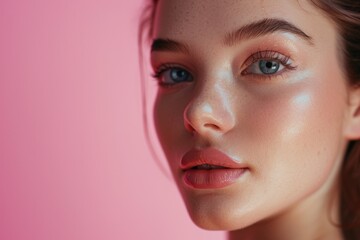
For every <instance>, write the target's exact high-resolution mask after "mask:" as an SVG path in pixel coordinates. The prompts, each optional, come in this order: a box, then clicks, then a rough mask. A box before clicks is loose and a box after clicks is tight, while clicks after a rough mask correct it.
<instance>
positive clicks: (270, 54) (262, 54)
mask: <svg viewBox="0 0 360 240" xmlns="http://www.w3.org/2000/svg"><path fill="white" fill-rule="evenodd" d="M261 59H269V60H277V61H279V62H280V63H281V64H282V65H284V67H286V68H287V69H290V70H293V69H296V66H292V63H291V62H289V59H290V57H288V56H285V55H283V54H281V53H279V52H275V51H269V50H265V51H258V52H256V53H254V54H252V55H251V56H250V58H249V60H248V61H247V62H250V63H249V64H248V65H250V64H253V63H255V62H256V61H258V60H261Z"/></svg>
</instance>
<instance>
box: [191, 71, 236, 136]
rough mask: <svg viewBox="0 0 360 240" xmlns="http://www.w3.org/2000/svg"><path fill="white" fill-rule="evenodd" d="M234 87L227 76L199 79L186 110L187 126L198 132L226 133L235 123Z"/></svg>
mask: <svg viewBox="0 0 360 240" xmlns="http://www.w3.org/2000/svg"><path fill="white" fill-rule="evenodd" d="M231 99H232V89H231V84H230V82H229V79H227V78H219V77H217V78H209V77H208V78H206V79H205V80H204V81H201V82H200V81H199V84H198V86H197V87H196V90H195V92H194V95H193V97H192V99H191V100H190V102H189V103H188V105H187V106H186V109H185V112H184V123H185V127H186V128H187V129H188V130H189V131H195V132H198V133H200V134H201V133H225V132H227V131H229V130H230V129H231V128H233V126H234V124H235V118H234V116H235V113H234V110H233V107H232V101H231Z"/></svg>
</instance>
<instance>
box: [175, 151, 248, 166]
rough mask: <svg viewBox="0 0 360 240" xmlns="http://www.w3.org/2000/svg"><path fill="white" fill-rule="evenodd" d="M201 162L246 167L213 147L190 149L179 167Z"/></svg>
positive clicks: (195, 164) (196, 164)
mask: <svg viewBox="0 0 360 240" xmlns="http://www.w3.org/2000/svg"><path fill="white" fill-rule="evenodd" d="M203 164H208V165H216V166H221V167H225V168H247V167H246V166H244V165H243V164H241V163H238V162H236V161H235V160H233V159H232V158H230V157H229V156H228V155H226V154H225V153H223V152H221V151H219V150H217V149H215V148H206V149H191V150H190V151H188V152H187V153H185V155H184V156H183V157H182V159H181V165H180V167H181V169H183V170H187V169H190V168H193V167H196V166H200V165H203Z"/></svg>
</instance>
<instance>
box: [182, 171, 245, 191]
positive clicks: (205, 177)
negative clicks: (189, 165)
mask: <svg viewBox="0 0 360 240" xmlns="http://www.w3.org/2000/svg"><path fill="white" fill-rule="evenodd" d="M245 171H246V168H236V169H233V168H224V169H223V168H222V169H211V170H202V169H189V170H186V171H185V172H184V174H183V181H184V182H185V184H186V185H188V186H190V187H192V188H198V189H211V188H223V187H226V186H228V185H230V184H232V183H234V182H235V181H236V180H237V179H238V178H239V177H240V176H241V175H243V173H244V172H245Z"/></svg>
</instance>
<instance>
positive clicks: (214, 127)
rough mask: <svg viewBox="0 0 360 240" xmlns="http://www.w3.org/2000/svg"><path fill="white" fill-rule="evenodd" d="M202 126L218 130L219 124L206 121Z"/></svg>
mask: <svg viewBox="0 0 360 240" xmlns="http://www.w3.org/2000/svg"><path fill="white" fill-rule="evenodd" d="M204 127H206V128H212V129H214V130H220V127H219V126H217V125H215V124H211V123H206V124H204Z"/></svg>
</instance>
